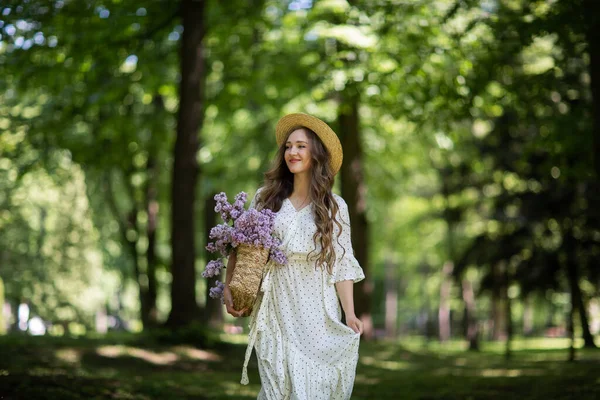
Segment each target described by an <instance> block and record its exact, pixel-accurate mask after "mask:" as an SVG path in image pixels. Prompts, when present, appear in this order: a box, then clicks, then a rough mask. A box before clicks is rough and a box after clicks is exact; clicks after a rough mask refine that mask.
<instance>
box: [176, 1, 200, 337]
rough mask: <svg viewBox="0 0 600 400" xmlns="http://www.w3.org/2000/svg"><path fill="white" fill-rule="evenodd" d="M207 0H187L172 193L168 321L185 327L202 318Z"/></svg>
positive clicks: (184, 9)
mask: <svg viewBox="0 0 600 400" xmlns="http://www.w3.org/2000/svg"><path fill="white" fill-rule="evenodd" d="M205 8H206V1H205V0H182V2H181V9H180V11H181V18H182V21H183V37H182V38H181V49H180V51H181V52H180V60H181V61H180V70H181V78H180V85H179V110H178V115H177V137H176V140H175V147H174V152H173V180H172V191H171V201H172V209H171V232H172V233H171V249H172V255H173V259H172V261H171V263H172V264H171V274H172V276H173V280H172V284H171V304H172V308H171V313H170V314H169V319H168V320H167V325H168V326H170V327H173V328H176V327H180V326H184V325H187V324H189V323H190V322H192V321H193V320H194V319H195V318H197V317H198V307H197V304H196V291H195V286H196V271H195V261H196V257H195V255H196V253H195V233H196V232H195V224H194V215H195V213H194V205H195V200H196V182H197V179H198V174H199V168H198V163H197V161H196V157H197V152H198V149H199V147H200V143H199V137H198V136H199V131H200V129H201V126H202V121H203V117H204V102H203V91H204V75H205V68H204V66H205V65H204V61H203V51H202V39H203V37H204V34H205V30H206V27H205V19H204V14H205Z"/></svg>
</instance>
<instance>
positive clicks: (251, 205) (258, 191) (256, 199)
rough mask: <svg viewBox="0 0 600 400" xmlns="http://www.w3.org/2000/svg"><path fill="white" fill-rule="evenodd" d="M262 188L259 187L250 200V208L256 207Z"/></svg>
mask: <svg viewBox="0 0 600 400" xmlns="http://www.w3.org/2000/svg"><path fill="white" fill-rule="evenodd" d="M261 190H262V187H260V188H258V190H257V191H256V194H255V195H254V197H253V198H252V200H251V201H250V206H248V209H251V208H256V202H257V201H258V194H259V193H260V191H261Z"/></svg>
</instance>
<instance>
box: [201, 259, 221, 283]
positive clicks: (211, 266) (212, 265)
mask: <svg viewBox="0 0 600 400" xmlns="http://www.w3.org/2000/svg"><path fill="white" fill-rule="evenodd" d="M224 267H225V264H223V260H221V259H218V260H211V261H209V262H208V264H206V268H205V269H204V272H202V277H204V278H212V277H213V276H217V275H219V274H220V273H221V269H223V268H224Z"/></svg>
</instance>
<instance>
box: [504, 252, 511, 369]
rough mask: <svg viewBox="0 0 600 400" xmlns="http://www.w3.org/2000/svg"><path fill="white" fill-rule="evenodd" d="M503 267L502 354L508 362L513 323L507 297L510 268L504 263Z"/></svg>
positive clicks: (509, 301) (509, 302) (508, 297)
mask: <svg viewBox="0 0 600 400" xmlns="http://www.w3.org/2000/svg"><path fill="white" fill-rule="evenodd" d="M503 267H504V285H503V286H504V301H505V303H504V305H505V306H506V348H505V352H504V358H505V359H507V360H509V359H510V358H511V357H512V351H511V344H512V338H513V321H512V302H511V300H510V296H509V295H508V289H509V286H510V284H509V283H510V269H509V268H510V266H509V265H508V264H506V263H504V265H503Z"/></svg>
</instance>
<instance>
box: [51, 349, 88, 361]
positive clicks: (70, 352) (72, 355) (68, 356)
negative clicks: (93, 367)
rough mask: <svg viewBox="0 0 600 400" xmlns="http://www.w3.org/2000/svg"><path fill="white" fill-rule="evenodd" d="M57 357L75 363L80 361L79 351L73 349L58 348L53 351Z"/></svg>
mask: <svg viewBox="0 0 600 400" xmlns="http://www.w3.org/2000/svg"><path fill="white" fill-rule="evenodd" d="M54 355H55V356H56V358H57V359H59V360H61V361H64V362H67V363H70V364H77V363H79V361H81V351H78V350H75V349H70V348H67V349H59V350H56V351H55V352H54Z"/></svg>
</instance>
